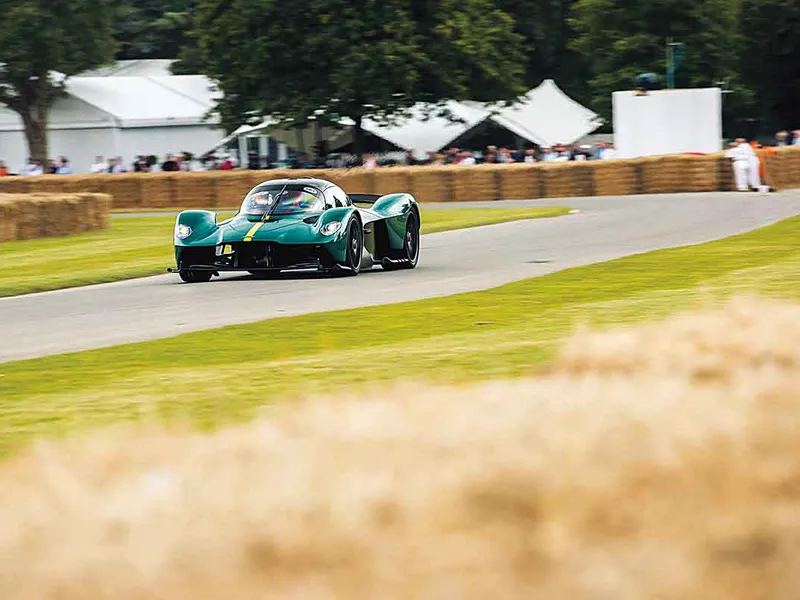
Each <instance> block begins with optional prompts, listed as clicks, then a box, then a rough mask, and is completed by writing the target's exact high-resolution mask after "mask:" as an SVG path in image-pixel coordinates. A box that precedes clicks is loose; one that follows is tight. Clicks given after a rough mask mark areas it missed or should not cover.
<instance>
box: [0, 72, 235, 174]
mask: <svg viewBox="0 0 800 600" xmlns="http://www.w3.org/2000/svg"><path fill="white" fill-rule="evenodd" d="M65 91H66V94H65V95H64V96H62V97H60V98H58V99H57V100H56V101H55V103H54V105H53V108H52V111H51V114H50V120H49V125H48V141H49V151H50V157H51V158H57V157H58V156H60V155H65V156H67V157H68V158H69V159H70V162H71V164H72V168H73V170H74V172H76V173H87V172H88V171H89V168H90V166H91V164H92V162H93V160H94V157H95V156H98V155H102V156H105V157H114V156H121V157H122V158H123V160H124V161H125V162H126V163H127V164H128V165H130V163H131V161H132V160H133V159H134V157H135V156H136V155H139V154H145V155H150V154H153V155H156V156H158V157H159V159H163V157H164V155H166V154H168V153H177V152H183V151H187V152H192V153H194V154H200V153H202V152H205V151H206V150H207V148H208V147H209V146H213V144H214V143H215V142H216V141H217V140H218V139H219V138H220V137H221V135H223V133H224V132H223V131H222V129H221V128H220V127H219V125H218V122H217V120H215V119H214V118H210V119H207V116H208V113H209V111H211V110H212V108H213V104H214V99H215V97H216V93H215V92H214V91H213V90H212V89H211V83H210V81H209V80H208V79H207V78H206V77H203V76H201V75H179V76H160V75H159V76H131V77H128V76H97V77H82V76H81V77H72V78H70V79H68V80H67V82H66V90H65ZM27 156H28V149H27V144H26V142H25V136H24V129H23V126H22V122H21V120H20V118H19V116H18V115H17V114H16V113H14V112H12V111H11V110H9V109H7V108H3V107H0V159H2V160H4V161H5V162H6V164H8V166H9V168H10V169H11V170H12V171H19V170H20V169H21V168H22V166H23V165H24V163H25V162H26V160H27Z"/></svg>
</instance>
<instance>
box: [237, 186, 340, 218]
mask: <svg viewBox="0 0 800 600" xmlns="http://www.w3.org/2000/svg"><path fill="white" fill-rule="evenodd" d="M324 209H325V201H324V200H323V198H322V192H320V191H319V190H318V189H316V188H313V187H310V186H304V185H289V186H283V185H262V186H258V187H257V188H255V189H254V190H253V191H251V192H250V193H249V194H247V197H246V198H245V199H244V202H242V208H241V212H242V213H244V214H248V215H265V214H267V215H299V214H304V213H314V212H322V211H323V210H324Z"/></svg>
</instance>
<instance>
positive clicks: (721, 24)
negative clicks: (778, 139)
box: [572, 0, 741, 118]
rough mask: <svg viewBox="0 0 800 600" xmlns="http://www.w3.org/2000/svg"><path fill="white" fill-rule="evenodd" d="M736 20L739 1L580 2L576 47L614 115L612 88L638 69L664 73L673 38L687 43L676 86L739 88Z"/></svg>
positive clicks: (596, 95) (629, 80)
mask: <svg viewBox="0 0 800 600" xmlns="http://www.w3.org/2000/svg"><path fill="white" fill-rule="evenodd" d="M737 18H738V0H659V1H658V2H653V1H652V0H577V1H576V2H575V5H574V7H573V18H572V26H573V27H574V28H575V30H576V32H577V33H578V37H576V38H575V39H574V40H573V42H572V46H573V47H574V48H575V49H576V50H577V51H578V52H580V53H581V54H582V55H583V56H584V57H585V58H586V60H587V62H588V64H589V69H590V72H591V79H590V81H589V87H590V89H591V92H592V100H593V105H594V108H595V110H597V111H598V112H599V113H600V114H601V115H602V116H604V117H606V118H609V117H610V116H611V94H612V92H614V91H617V90H624V89H631V88H632V87H633V79H634V77H635V76H636V75H638V74H639V73H642V72H650V71H652V72H655V73H661V74H663V73H664V72H665V68H666V67H665V51H666V43H667V41H668V39H669V38H674V41H675V42H679V43H682V44H684V52H685V58H684V60H683V62H682V63H681V65H680V69H679V70H678V72H677V77H676V87H700V86H703V87H710V86H714V85H715V83H716V82H717V81H720V80H726V81H729V82H730V84H731V86H732V87H734V88H735V87H736V86H737V81H738V80H737V78H736V67H737V64H736V63H737V52H736V50H737V43H738V36H737ZM740 97H741V96H740Z"/></svg>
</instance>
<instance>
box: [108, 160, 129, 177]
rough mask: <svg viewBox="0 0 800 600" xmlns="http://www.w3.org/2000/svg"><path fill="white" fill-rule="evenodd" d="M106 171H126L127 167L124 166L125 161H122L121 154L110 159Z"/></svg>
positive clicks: (116, 172)
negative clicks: (109, 164)
mask: <svg viewBox="0 0 800 600" xmlns="http://www.w3.org/2000/svg"><path fill="white" fill-rule="evenodd" d="M108 172H109V173H114V174H115V175H116V174H119V173H127V172H128V169H126V168H125V163H124V162H123V161H122V157H121V156H118V157H116V158H114V159H112V160H111V166H110V167H109V169H108Z"/></svg>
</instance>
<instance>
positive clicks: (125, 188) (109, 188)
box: [69, 173, 144, 210]
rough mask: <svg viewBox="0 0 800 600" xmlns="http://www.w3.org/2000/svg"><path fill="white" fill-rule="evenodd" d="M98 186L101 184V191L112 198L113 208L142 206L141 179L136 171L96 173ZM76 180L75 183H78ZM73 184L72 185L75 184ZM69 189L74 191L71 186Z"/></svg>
mask: <svg viewBox="0 0 800 600" xmlns="http://www.w3.org/2000/svg"><path fill="white" fill-rule="evenodd" d="M95 177H96V180H97V181H98V184H97V185H98V186H102V193H106V194H110V195H111V197H112V198H113V208H114V210H120V209H131V208H142V203H143V200H142V181H143V180H144V179H143V177H141V176H140V175H139V174H138V173H120V174H114V175H96V176H95ZM79 182H80V180H77V181H76V182H75V184H77V183H79ZM75 184H73V185H75ZM69 191H76V190H75V188H74V187H71V188H70V189H69Z"/></svg>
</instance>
